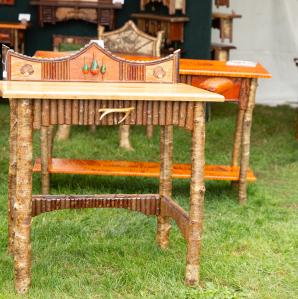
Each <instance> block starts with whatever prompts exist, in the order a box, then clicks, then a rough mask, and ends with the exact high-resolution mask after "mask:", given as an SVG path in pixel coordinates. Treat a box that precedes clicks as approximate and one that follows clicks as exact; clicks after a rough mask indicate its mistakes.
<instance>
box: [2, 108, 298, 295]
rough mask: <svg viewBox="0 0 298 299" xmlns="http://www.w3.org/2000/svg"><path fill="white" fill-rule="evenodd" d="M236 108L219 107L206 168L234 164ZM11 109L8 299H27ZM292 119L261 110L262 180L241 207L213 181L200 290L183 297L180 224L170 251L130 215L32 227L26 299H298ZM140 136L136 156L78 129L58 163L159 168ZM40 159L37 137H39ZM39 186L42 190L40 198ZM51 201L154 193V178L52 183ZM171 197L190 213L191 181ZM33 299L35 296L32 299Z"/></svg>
mask: <svg viewBox="0 0 298 299" xmlns="http://www.w3.org/2000/svg"><path fill="white" fill-rule="evenodd" d="M235 111H236V106H235V105H233V104H218V105H214V106H213V114H212V121H211V122H209V123H208V125H207V144H206V147H207V148H206V159H207V163H221V164H225V163H229V161H230V160H231V148H232V142H233V130H234V123H235V115H236V113H235ZM8 119H9V109H8V107H7V105H6V104H3V103H2V104H1V105H0V121H1V122H0V169H1V171H0V180H1V181H0V252H1V253H0V270H1V271H0V298H5V299H7V298H19V297H18V296H17V295H15V293H14V288H13V263H12V258H11V257H10V256H9V255H8V254H7V251H6V248H7V219H6V218H7V216H6V213H7V169H8ZM295 119H296V111H295V110H294V109H291V108H289V107H286V106H282V107H276V108H270V107H263V106H257V107H256V110H255V118H254V124H253V132H252V147H251V166H252V167H253V169H254V170H255V172H256V174H257V177H258V180H257V182H256V183H255V184H252V185H250V186H249V189H248V194H249V202H248V205H247V206H244V207H243V206H239V205H238V203H237V192H236V190H235V189H232V188H231V187H230V184H229V183H228V182H207V183H206V187H207V192H206V204H205V207H206V208H205V231H204V238H203V247H202V255H201V256H202V258H201V286H200V288H190V287H186V286H185V285H184V283H183V279H184V269H185V248H186V247H185V242H184V240H183V238H182V236H181V234H180V233H179V231H178V229H177V227H176V225H173V229H172V231H171V237H170V247H169V249H168V250H166V251H161V250H160V249H159V248H158V247H157V246H156V244H155V230H156V219H155V218H153V217H150V218H149V217H145V216H143V215H141V214H137V213H132V212H128V211H125V210H109V209H103V210H100V209H97V210H95V209H94V210H81V211H80V210H76V211H57V212H53V213H48V214H42V215H40V216H38V217H36V218H34V221H33V225H32V245H33V262H32V288H31V290H30V293H29V296H28V298H42V299H46V298H51V299H52V298H59V299H60V298H171V299H172V298H183V299H194V298H218V299H225V298H229V299H230V298H270V299H271V298H278V299H285V298H289V299H294V298H298V289H297V288H298V278H297V277H298V270H297V269H298V263H297V255H298V217H297V210H298V200H297V199H298V142H297V141H296V140H295V138H294V135H295V134H294V130H295ZM144 131H145V129H144V128H141V127H140V128H139V127H135V128H134V129H133V133H132V143H133V146H134V148H135V149H136V150H135V152H125V151H122V150H120V149H118V146H117V145H118V132H117V130H116V129H115V128H112V127H110V128H108V127H105V128H99V129H98V130H97V132H96V133H95V134H93V133H91V132H89V131H88V130H87V129H86V128H83V127H77V128H75V129H73V131H72V133H73V134H72V138H71V140H69V141H67V142H63V143H59V144H57V143H56V144H55V149H54V156H60V157H76V158H84V157H85V158H89V159H101V158H104V159H114V158H117V159H129V160H145V161H146V160H148V161H150V160H151V161H156V160H158V157H159V136H158V134H155V136H154V139H153V140H151V141H148V140H146V138H145V137H144ZM174 140H175V143H174V160H175V161H180V162H188V161H189V160H190V151H189V148H190V142H191V139H190V133H189V132H187V131H184V130H183V129H175V138H174ZM34 144H35V155H38V150H39V149H38V134H37V133H36V134H35V136H34ZM39 186H40V180H39V176H38V175H35V176H34V192H35V193H39ZM52 187H53V188H52V193H62V194H63V193H72V194H74V193H76V194H84V193H86V194H88V193H89V194H92V193H147V192H149V193H156V192H158V180H156V179H145V178H116V177H94V176H72V175H65V176H64V175H53V177H52ZM173 194H174V198H175V199H176V200H177V201H178V202H179V203H180V204H181V205H182V206H183V207H184V208H185V209H188V200H189V196H188V194H189V181H187V180H180V181H178V180H177V181H174V190H173ZM26 298H27V297H26Z"/></svg>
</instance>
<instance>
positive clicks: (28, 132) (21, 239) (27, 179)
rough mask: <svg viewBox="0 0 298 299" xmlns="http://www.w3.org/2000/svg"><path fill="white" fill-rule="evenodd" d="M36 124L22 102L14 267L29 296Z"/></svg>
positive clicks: (17, 283) (27, 103) (29, 107)
mask: <svg viewBox="0 0 298 299" xmlns="http://www.w3.org/2000/svg"><path fill="white" fill-rule="evenodd" d="M32 120H33V119H32V101H31V100H27V99H26V100H18V144H17V180H16V202H15V205H14V210H15V221H14V222H15V227H14V264H15V288H16V291H17V293H26V292H27V291H28V289H29V286H30V282H31V241H30V227H31V214H32V201H31V198H32Z"/></svg>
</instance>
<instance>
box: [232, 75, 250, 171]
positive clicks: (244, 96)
mask: <svg viewBox="0 0 298 299" xmlns="http://www.w3.org/2000/svg"><path fill="white" fill-rule="evenodd" d="M250 86H251V79H242V81H241V89H240V96H239V111H238V115H237V121H236V128H235V135H234V146H233V155H232V166H239V157H240V148H241V137H242V129H243V118H244V113H245V110H246V109H247V104H248V99H249V93H250Z"/></svg>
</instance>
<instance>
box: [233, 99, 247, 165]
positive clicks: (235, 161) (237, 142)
mask: <svg viewBox="0 0 298 299" xmlns="http://www.w3.org/2000/svg"><path fill="white" fill-rule="evenodd" d="M244 113H245V110H243V109H242V108H241V106H240V105H239V111H238V115H237V120H236V129H235V136H234V146H233V155H232V166H238V165H239V156H240V148H241V137H242V126H243V118H244Z"/></svg>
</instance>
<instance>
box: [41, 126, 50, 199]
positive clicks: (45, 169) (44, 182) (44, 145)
mask: <svg viewBox="0 0 298 299" xmlns="http://www.w3.org/2000/svg"><path fill="white" fill-rule="evenodd" d="M50 156H51V151H50V145H49V127H47V126H41V129H40V158H41V193H42V194H43V195H45V194H49V193H50V174H49V160H50V159H51V157H50Z"/></svg>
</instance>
